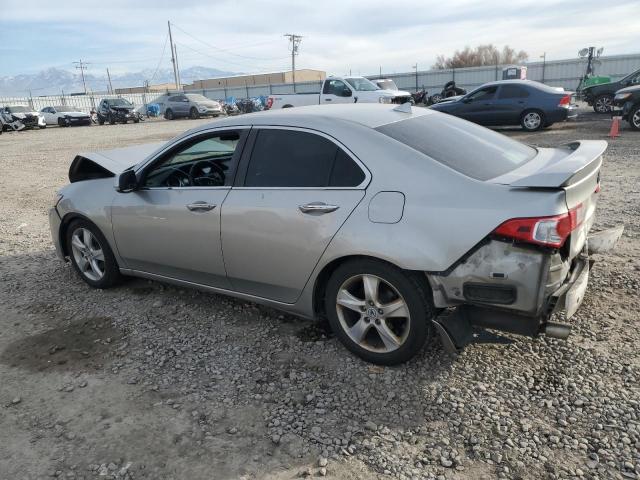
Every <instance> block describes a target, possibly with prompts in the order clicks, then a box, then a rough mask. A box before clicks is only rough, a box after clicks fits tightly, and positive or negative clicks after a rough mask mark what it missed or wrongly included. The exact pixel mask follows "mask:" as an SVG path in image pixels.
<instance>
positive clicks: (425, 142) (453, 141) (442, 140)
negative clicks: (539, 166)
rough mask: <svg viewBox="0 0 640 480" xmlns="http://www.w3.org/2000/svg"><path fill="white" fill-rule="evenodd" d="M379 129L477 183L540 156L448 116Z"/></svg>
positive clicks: (488, 131) (395, 124)
mask: <svg viewBox="0 0 640 480" xmlns="http://www.w3.org/2000/svg"><path fill="white" fill-rule="evenodd" d="M376 130H377V131H379V132H380V133H384V134H385V135H387V136H389V137H391V138H393V139H394V140H397V141H399V142H401V143H404V144H405V145H407V146H408V147H411V148H413V149H414V150H417V151H418V152H420V153H423V154H425V155H427V156H428V157H430V158H432V159H434V160H436V161H438V162H440V163H442V164H444V165H446V166H447V167H449V168H452V169H454V170H456V171H457V172H460V173H462V174H464V175H466V176H468V177H471V178H475V179H476V180H489V179H490V178H495V177H499V176H500V175H504V174H505V173H508V172H510V171H512V170H515V169H516V168H518V167H520V166H521V165H523V164H525V163H527V162H528V161H529V160H531V159H532V158H533V157H535V156H536V153H537V151H536V150H535V149H534V148H531V147H529V146H527V145H524V144H522V143H520V142H517V141H515V140H512V139H511V138H509V137H507V136H505V135H502V134H501V133H497V132H494V131H493V130H489V129H488V128H484V127H481V126H479V125H476V124H475V123H471V122H467V121H466V120H462V119H460V118H457V117H454V116H451V115H447V114H433V115H421V116H419V117H413V118H409V119H407V120H401V121H399V122H394V123H390V124H388V125H382V126H381V127H378V128H376Z"/></svg>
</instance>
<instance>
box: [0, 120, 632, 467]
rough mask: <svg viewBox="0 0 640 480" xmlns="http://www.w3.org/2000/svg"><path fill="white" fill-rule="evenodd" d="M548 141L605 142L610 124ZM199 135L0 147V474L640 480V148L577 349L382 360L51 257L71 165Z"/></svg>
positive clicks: (571, 130) (611, 192) (124, 129)
mask: <svg viewBox="0 0 640 480" xmlns="http://www.w3.org/2000/svg"><path fill="white" fill-rule="evenodd" d="M586 112H587V111H586V110H585V111H584V112H583V113H585V114H584V115H582V116H581V117H580V119H579V121H578V122H574V123H569V124H564V125H557V126H554V127H552V128H551V129H550V130H547V131H544V132H542V133H536V134H524V133H522V132H520V131H519V130H517V129H514V130H504V132H505V133H507V134H508V135H511V136H513V137H515V138H518V139H521V140H523V141H527V142H529V143H533V144H537V145H557V144H560V143H564V142H568V141H571V140H575V139H581V138H585V139H592V138H596V139H604V138H606V135H607V132H608V127H609V124H610V120H609V119H606V118H604V117H599V116H596V115H595V114H589V113H586ZM201 122H202V121H188V120H185V121H174V122H166V121H154V122H145V123H142V124H139V125H126V126H124V125H118V126H104V127H97V126H93V127H78V128H66V129H65V128H48V129H46V130H44V131H31V132H21V133H12V134H3V135H2V136H1V137H0V165H1V170H0V171H1V172H2V174H1V175H0V191H2V196H1V200H0V382H1V388H0V445H1V448H0V478H1V479H7V480H12V479H39V478H52V477H58V478H85V479H94V478H115V479H121V480H123V479H176V480H177V479H205V478H206V479H213V478H215V479H236V478H247V479H249V478H261V479H262V478H266V479H287V478H295V477H303V476H314V477H315V476H326V477H329V478H367V479H376V478H417V479H433V478H439V479H481V478H487V479H489V478H509V479H511V478H513V479H517V478H527V479H542V478H549V479H565V478H573V477H581V478H587V479H596V478H599V479H609V478H621V479H633V478H640V361H639V355H638V344H639V341H640V329H639V328H638V311H639V309H640V300H639V296H638V284H639V280H640V260H639V258H640V255H639V254H640V215H639V213H640V212H639V200H640V187H639V186H638V185H639V176H640V166H639V165H640V150H639V148H638V145H640V134H638V133H635V132H632V131H630V130H629V129H628V128H627V127H626V126H625V127H623V131H622V136H621V137H620V138H618V139H616V140H613V141H611V142H610V147H609V150H608V154H607V157H606V163H605V166H604V171H603V181H602V185H603V192H602V195H601V200H600V205H599V219H598V227H606V226H613V225H616V224H619V223H621V222H622V223H624V224H625V225H626V228H627V229H626V232H625V235H624V237H623V238H622V240H621V242H620V244H619V245H618V249H617V250H616V251H615V253H614V254H613V255H610V256H608V257H606V258H603V259H602V260H601V261H598V262H597V263H596V265H595V267H594V270H593V272H592V278H591V282H590V287H589V290H588V296H587V298H586V300H585V302H584V304H583V306H582V308H581V309H580V310H579V312H578V314H577V315H576V316H575V317H574V319H573V324H574V333H573V335H572V336H571V337H570V338H569V340H568V341H566V342H562V341H557V340H553V339H545V338H540V339H536V340H532V339H527V338H517V339H516V341H515V342H514V343H512V344H510V345H474V346H471V347H469V348H467V349H466V350H465V351H464V352H463V353H462V354H461V355H460V356H459V357H457V358H455V359H454V358H451V357H448V356H447V355H446V354H445V353H444V352H443V350H442V348H441V346H440V344H439V341H437V340H434V341H433V342H432V343H431V344H429V345H428V346H427V347H426V348H425V349H424V352H423V353H422V354H421V355H419V356H418V358H415V359H414V360H412V361H411V362H409V363H408V364H406V365H403V366H400V367H394V368H382V367H374V366H372V365H369V364H366V363H364V362H362V361H360V360H359V359H357V358H356V357H354V356H353V355H351V354H349V353H348V352H347V351H346V350H345V349H344V348H342V346H341V345H340V344H339V343H338V341H337V340H336V339H335V338H334V337H333V336H332V335H331V333H330V332H329V331H328V329H327V326H326V325H325V324H323V323H317V324H316V323H309V322H305V321H302V320H300V319H297V318H294V317H291V316H288V315H282V314H281V313H279V312H277V311H274V310H271V309H268V308H264V307H261V306H257V305H254V304H251V303H247V302H242V301H237V300H233V299H228V298H225V297H222V296H216V295H210V294H203V293H198V292H195V291H190V290H185V289H180V288H175V287H171V286H166V285H163V284H160V283H156V282H149V281H145V280H135V279H132V280H130V281H127V282H126V283H125V284H124V285H122V286H120V287H118V288H115V289H112V290H108V291H97V290H92V289H90V288H89V287H88V286H87V285H85V284H84V283H83V282H82V281H80V280H79V279H78V278H77V277H76V276H75V275H74V274H73V272H72V270H71V268H70V267H69V266H68V265H63V264H62V263H61V262H59V261H58V260H57V258H56V257H55V254H54V251H53V248H52V245H51V241H50V237H49V231H48V223H47V217H46V211H47V209H48V207H49V205H50V204H51V203H52V201H53V194H54V192H55V190H56V188H57V187H59V186H61V185H63V184H64V183H66V174H67V169H68V166H69V163H70V161H71V159H72V158H73V156H74V155H75V154H76V153H77V152H79V151H83V150H93V149H106V148H113V147H117V146H124V145H128V144H133V143H144V142H150V141H159V140H164V139H168V138H170V137H172V136H173V135H175V134H177V133H179V132H181V131H184V130H185V129H187V128H190V127H193V126H195V125H197V124H198V123H201Z"/></svg>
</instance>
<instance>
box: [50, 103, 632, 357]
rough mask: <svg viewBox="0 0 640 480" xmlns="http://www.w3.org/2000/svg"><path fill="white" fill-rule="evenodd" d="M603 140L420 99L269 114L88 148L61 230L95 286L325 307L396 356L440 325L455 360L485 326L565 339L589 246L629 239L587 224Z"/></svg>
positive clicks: (62, 199) (372, 346)
mask: <svg viewBox="0 0 640 480" xmlns="http://www.w3.org/2000/svg"><path fill="white" fill-rule="evenodd" d="M606 146H607V144H606V142H604V141H588V140H587V141H579V142H575V143H572V144H570V145H566V146H561V147H558V148H544V149H543V148H540V149H535V148H532V147H529V146H527V145H523V144H521V143H519V142H516V141H514V140H512V139H509V138H508V137H506V136H504V135H501V134H499V133H496V132H493V131H490V130H487V129H485V128H483V127H480V126H478V125H475V124H472V123H469V122H467V121H465V120H461V119H458V118H455V117H452V116H449V115H445V114H441V113H438V112H434V111H430V110H426V109H419V108H414V109H412V108H411V107H410V106H409V105H401V106H394V105H373V104H362V105H360V104H358V105H335V106H316V107H305V108H297V109H293V110H279V111H276V112H261V113H257V114H252V115H245V116H242V117H233V118H227V119H224V120H220V121H216V122H213V123H210V124H208V125H206V126H203V127H199V128H196V129H194V130H190V131H188V132H186V133H185V134H183V135H181V136H179V137H177V138H175V139H173V140H171V141H169V142H168V143H165V144H153V145H142V146H135V147H127V148H121V149H117V150H110V151H104V152H94V153H81V154H79V155H77V156H76V157H75V159H74V160H73V163H72V164H71V167H70V170H69V179H70V182H71V183H70V184H69V185H67V186H65V187H64V188H62V189H61V190H60V191H59V193H58V196H57V199H56V202H55V206H54V207H53V208H52V209H51V212H50V223H51V231H52V236H53V242H54V244H55V246H56V250H57V252H58V254H59V256H60V257H61V258H62V259H70V261H71V263H72V265H73V267H74V269H75V270H76V271H77V272H78V274H79V275H80V277H81V278H82V279H83V280H84V281H85V282H86V283H88V284H89V285H91V286H93V287H96V288H107V287H110V286H112V285H114V284H116V283H117V282H118V281H120V280H121V277H122V276H123V275H130V276H137V277H144V278H149V279H155V280H159V281H163V282H170V283H173V284H177V285H182V286H188V287H194V288H199V289H202V290H206V291H211V292H219V293H224V294H228V295H233V296H236V297H239V298H243V299H248V300H253V301H256V302H260V303H263V304H267V305H270V306H272V307H275V308H278V309H281V310H285V311H288V312H290V313H293V314H297V315H301V316H304V317H308V318H318V317H326V318H328V320H329V322H330V324H331V326H332V328H333V330H334V332H335V333H336V335H337V337H338V338H339V339H340V340H341V341H342V342H343V343H344V345H345V346H346V347H347V348H348V349H350V350H351V351H352V352H354V353H356V354H357V355H359V356H361V357H362V358H364V359H366V360H368V361H370V362H375V363H380V364H387V365H390V364H396V363H399V362H404V361H406V360H408V359H409V358H411V357H412V356H413V355H415V354H416V353H417V352H419V351H420V350H421V349H422V348H423V346H424V344H425V342H426V341H427V339H428V338H429V337H430V335H432V334H433V333H434V332H437V333H438V334H439V335H440V337H441V339H442V341H443V342H444V345H445V346H446V347H447V348H448V349H450V350H452V351H458V350H460V349H462V348H463V347H464V346H465V345H467V344H468V343H470V342H473V341H475V340H477V339H479V338H483V339H484V340H487V339H491V338H494V337H495V335H494V337H492V336H490V335H488V334H485V335H479V334H478V333H479V332H480V331H482V330H484V329H485V328H489V329H492V330H502V331H508V332H514V333H520V334H523V335H529V336H537V335H538V334H541V333H543V334H546V335H550V336H554V337H560V338H565V337H566V336H567V335H568V333H569V330H570V327H569V325H568V324H567V323H565V322H558V321H556V317H554V321H552V320H551V315H552V314H553V313H554V312H559V313H563V315H564V317H565V318H568V317H570V316H571V315H573V314H574V313H575V311H576V310H577V308H578V307H579V305H580V303H581V301H582V299H583V297H584V294H585V291H586V286H587V281H588V278H589V268H590V259H589V254H590V253H594V252H600V253H602V252H605V251H606V250H607V249H609V248H611V247H612V246H613V245H614V244H615V242H616V241H617V239H618V238H619V236H620V235H621V233H622V229H621V228H617V229H613V230H610V231H605V232H600V233H598V234H591V235H590V234H589V231H590V229H591V225H592V224H593V221H594V215H595V208H596V202H597V199H598V192H599V190H600V167H601V165H602V158H603V153H604V151H605V149H606ZM485 333H486V332H485ZM496 341H499V339H498V338H497V337H496Z"/></svg>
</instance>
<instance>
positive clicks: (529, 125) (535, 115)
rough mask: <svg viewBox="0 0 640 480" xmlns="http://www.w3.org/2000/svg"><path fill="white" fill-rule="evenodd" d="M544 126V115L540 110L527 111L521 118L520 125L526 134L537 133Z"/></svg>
mask: <svg viewBox="0 0 640 480" xmlns="http://www.w3.org/2000/svg"><path fill="white" fill-rule="evenodd" d="M544 124H545V120H544V113H542V112H541V111H540V110H525V111H524V112H522V115H521V116H520V125H521V126H522V129H523V130H524V131H526V132H537V131H538V130H540V129H541V128H542V126H543V125H544Z"/></svg>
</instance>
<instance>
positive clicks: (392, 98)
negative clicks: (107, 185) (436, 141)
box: [267, 77, 411, 109]
mask: <svg viewBox="0 0 640 480" xmlns="http://www.w3.org/2000/svg"><path fill="white" fill-rule="evenodd" d="M410 101H411V94H410V93H409V92H403V91H401V90H381V89H380V88H379V87H378V86H377V85H376V84H375V83H373V82H371V81H370V80H368V79H366V78H364V77H328V78H327V79H325V81H324V83H323V84H322V90H321V91H320V93H294V94H279V95H270V96H269V98H268V100H267V108H269V109H276V108H291V107H304V106H306V105H332V104H335V103H356V102H359V103H406V102H410Z"/></svg>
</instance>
